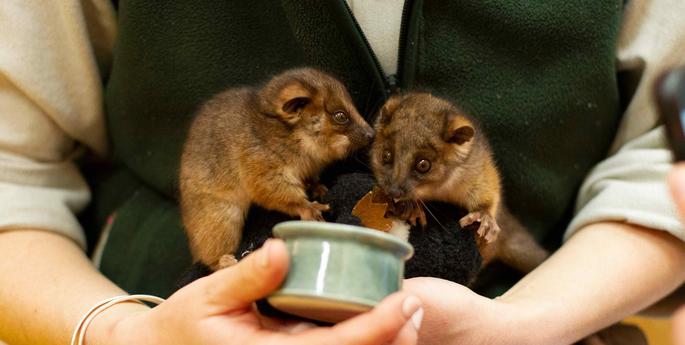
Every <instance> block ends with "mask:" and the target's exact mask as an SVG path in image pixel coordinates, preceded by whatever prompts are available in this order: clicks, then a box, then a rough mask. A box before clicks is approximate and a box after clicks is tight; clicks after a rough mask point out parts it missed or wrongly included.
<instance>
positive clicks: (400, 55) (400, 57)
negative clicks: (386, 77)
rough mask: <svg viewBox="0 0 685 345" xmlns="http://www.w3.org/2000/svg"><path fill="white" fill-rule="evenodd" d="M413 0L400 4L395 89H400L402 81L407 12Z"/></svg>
mask: <svg viewBox="0 0 685 345" xmlns="http://www.w3.org/2000/svg"><path fill="white" fill-rule="evenodd" d="M413 2H414V1H413V0H405V1H404V5H403V6H402V19H401V20H400V44H399V46H398V48H397V75H395V76H394V79H395V90H393V91H396V90H398V89H400V83H401V82H402V77H403V76H402V70H403V69H404V66H402V64H403V63H404V55H405V50H407V31H408V30H409V29H408V28H409V23H408V21H409V12H410V10H411V8H412V5H413Z"/></svg>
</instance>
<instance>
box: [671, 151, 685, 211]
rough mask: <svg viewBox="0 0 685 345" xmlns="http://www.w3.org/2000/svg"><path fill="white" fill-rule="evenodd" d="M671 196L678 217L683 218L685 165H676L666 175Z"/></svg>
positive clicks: (684, 206) (684, 209)
mask: <svg viewBox="0 0 685 345" xmlns="http://www.w3.org/2000/svg"><path fill="white" fill-rule="evenodd" d="M668 184H669V187H670V190H671V196H672V197H673V200H674V201H675V204H676V206H677V207H678V210H679V211H680V216H681V217H683V218H685V164H683V163H679V164H676V165H675V166H674V167H673V169H672V170H671V172H670V173H669V174H668Z"/></svg>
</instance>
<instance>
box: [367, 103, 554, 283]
mask: <svg viewBox="0 0 685 345" xmlns="http://www.w3.org/2000/svg"><path fill="white" fill-rule="evenodd" d="M375 130H376V138H375V139H374V143H373V145H372V148H371V166H372V169H373V172H374V175H375V177H376V180H377V183H378V185H379V186H380V187H381V189H383V190H384V191H385V193H386V194H388V195H389V196H390V197H391V198H393V199H394V200H395V201H396V202H398V203H404V204H405V206H404V207H401V209H403V211H402V212H401V214H400V217H401V218H404V219H406V220H409V221H410V223H412V224H414V225H415V224H416V222H417V221H418V222H419V223H421V225H423V226H425V224H426V220H425V213H424V211H423V208H422V207H421V205H420V203H421V202H425V201H442V202H447V203H450V204H453V205H458V206H461V207H464V208H465V209H466V210H467V211H468V214H467V215H466V216H464V217H463V218H461V219H460V221H459V224H460V225H461V226H462V227H468V226H470V225H471V224H475V223H479V227H478V230H477V234H478V243H479V248H480V252H481V255H482V256H483V262H484V265H485V264H487V263H489V262H490V261H491V260H493V259H501V260H502V261H503V262H505V263H506V264H508V265H510V266H512V267H514V268H517V269H519V270H521V271H523V272H528V271H530V270H532V269H533V268H535V267H536V266H537V265H538V264H540V263H541V262H542V261H544V259H545V258H546V257H547V255H548V254H547V252H546V251H545V250H544V249H542V248H541V247H540V246H539V245H538V244H537V243H536V242H535V240H534V239H533V238H532V236H531V235H530V233H529V232H528V231H527V230H526V229H525V228H524V227H523V226H522V225H521V224H520V223H519V222H518V221H517V220H516V219H515V218H514V217H513V216H512V215H511V214H510V213H509V211H508V210H507V209H506V207H504V205H502V186H501V180H500V175H499V172H498V169H497V166H496V165H495V161H494V159H493V157H492V151H491V149H490V146H489V144H488V141H487V139H486V137H485V135H484V134H483V132H482V131H481V130H480V129H479V128H478V126H477V124H476V122H475V121H474V120H473V119H472V118H471V117H469V116H468V115H467V114H465V113H464V112H463V111H461V110H460V109H459V108H457V107H455V106H454V105H453V104H451V103H450V102H448V101H446V100H444V99H441V98H438V97H435V96H432V95H431V94H428V93H409V94H405V95H397V96H393V97H391V98H390V99H389V100H388V101H387V102H386V103H385V105H384V106H383V107H382V109H381V110H380V113H379V115H378V118H377V120H376V124H375ZM500 227H501V228H502V229H503V230H502V232H501V233H500ZM498 237H499V239H498Z"/></svg>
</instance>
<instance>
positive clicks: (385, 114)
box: [377, 96, 402, 125]
mask: <svg viewBox="0 0 685 345" xmlns="http://www.w3.org/2000/svg"><path fill="white" fill-rule="evenodd" d="M401 102H402V96H392V97H390V98H389V99H388V100H387V101H385V104H383V107H381V110H380V111H379V113H378V119H377V121H378V122H379V123H381V124H384V125H385V124H387V123H388V122H390V119H392V114H393V113H394V112H395V110H397V107H398V106H399V105H400V103H401Z"/></svg>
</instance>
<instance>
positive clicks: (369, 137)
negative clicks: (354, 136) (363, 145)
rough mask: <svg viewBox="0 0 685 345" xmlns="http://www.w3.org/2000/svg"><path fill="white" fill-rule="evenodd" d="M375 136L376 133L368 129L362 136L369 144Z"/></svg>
mask: <svg viewBox="0 0 685 345" xmlns="http://www.w3.org/2000/svg"><path fill="white" fill-rule="evenodd" d="M375 135H376V133H375V132H374V131H373V129H372V128H368V129H367V130H366V132H365V133H364V136H365V137H366V140H367V141H368V142H371V140H373V137H374V136H375Z"/></svg>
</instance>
